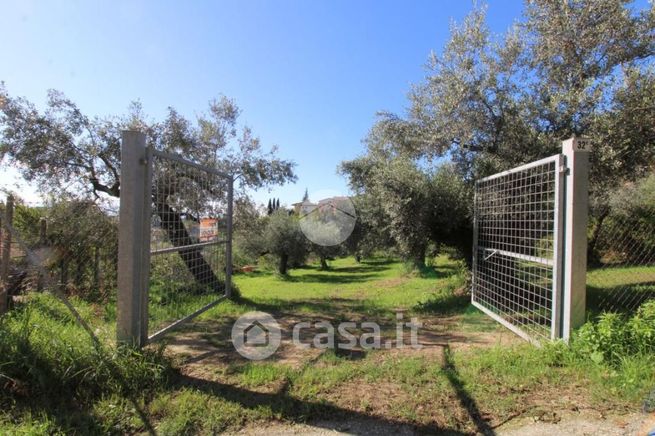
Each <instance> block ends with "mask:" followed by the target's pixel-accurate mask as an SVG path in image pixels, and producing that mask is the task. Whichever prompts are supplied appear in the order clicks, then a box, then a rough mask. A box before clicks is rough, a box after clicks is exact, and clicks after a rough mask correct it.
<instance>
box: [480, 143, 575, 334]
mask: <svg viewBox="0 0 655 436" xmlns="http://www.w3.org/2000/svg"><path fill="white" fill-rule="evenodd" d="M551 163H552V164H553V168H552V169H550V170H549V171H552V172H553V173H554V178H553V179H554V198H553V200H552V202H553V242H552V245H553V247H552V250H549V254H552V256H551V257H550V258H544V257H539V256H532V255H528V254H523V253H518V252H514V251H508V250H500V249H494V248H491V247H484V246H480V245H479V236H480V235H479V231H480V228H479V225H480V214H479V210H478V204H479V203H478V200H479V198H478V196H479V192H478V189H479V187H480V185H482V184H484V183H487V182H490V181H493V180H495V179H499V178H503V177H508V176H511V175H514V174H518V173H522V172H527V171H529V170H531V169H534V168H538V167H541V166H547V165H550V164H551ZM565 169H566V168H565V165H564V156H562V155H560V154H558V155H555V156H551V157H547V158H545V159H540V160H538V161H535V162H531V163H528V164H525V165H521V166H519V167H516V168H513V169H511V170H507V171H503V172H500V173H497V174H494V175H492V176H489V177H485V178H483V179H480V180H478V181H477V182H476V189H475V200H474V204H475V210H474V221H473V278H472V282H473V283H472V292H471V303H472V304H473V305H474V306H475V307H477V308H478V309H480V310H481V311H482V312H484V313H485V314H487V315H489V316H490V317H491V318H493V319H494V320H496V321H498V322H499V323H500V324H502V325H503V326H505V327H507V328H508V329H510V330H511V331H513V332H514V333H516V334H517V335H519V336H520V337H522V338H524V339H525V340H527V341H529V342H532V343H539V338H536V337H535V336H534V335H532V334H530V332H528V331H526V330H525V329H523V328H521V327H520V326H521V324H516V323H512V321H511V320H512V317H511V315H512V313H511V312H509V311H504V310H503V309H502V308H500V307H497V309H498V313H497V312H494V311H493V310H491V309H490V308H489V307H487V306H485V305H484V304H483V303H482V301H476V296H477V291H478V287H479V283H478V280H479V277H478V276H479V268H480V264H481V262H486V261H487V260H488V259H490V258H491V257H493V256H495V255H501V256H504V257H506V258H509V259H514V260H523V261H529V262H533V263H537V264H540V265H543V266H546V267H550V268H551V271H552V273H551V277H552V279H551V280H552V283H551V290H550V295H551V307H550V339H556V338H558V337H560V335H561V322H560V314H561V302H562V273H561V270H562V268H561V267H562V260H563V250H562V249H563V231H562V230H563V220H564V173H565ZM510 206H511V205H510ZM500 230H501V232H502V231H503V230H504V231H505V232H509V233H511V232H517V229H514V228H512V227H511V226H508V227H504V228H502V229H500ZM501 235H502V234H501ZM504 236H506V237H507V236H510V237H511V235H509V234H507V235H504ZM481 252H484V253H490V254H488V255H485V257H484V258H483V259H479V256H480V253H481ZM487 292H492V293H493V291H489V290H487ZM525 292H526V293H529V291H527V290H525ZM503 314H505V315H506V316H505V317H503V316H502V315H503ZM508 315H510V316H508Z"/></svg>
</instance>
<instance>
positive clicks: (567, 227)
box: [471, 136, 591, 345]
mask: <svg viewBox="0 0 655 436" xmlns="http://www.w3.org/2000/svg"><path fill="white" fill-rule="evenodd" d="M590 152H591V143H590V142H589V141H588V140H587V139H585V138H578V137H575V136H574V137H572V138H569V139H567V140H565V141H562V154H560V155H555V156H551V157H548V158H545V159H541V160H538V161H536V162H532V163H529V164H526V165H522V166H519V167H516V168H514V169H511V170H509V171H504V172H502V173H498V174H495V175H493V176H490V177H486V178H484V179H481V180H479V181H478V182H477V183H476V197H475V214H474V223H473V279H472V282H473V285H472V291H471V302H472V304H473V305H474V306H475V307H477V308H479V309H480V310H481V311H483V312H484V313H486V314H487V315H489V316H490V317H492V318H493V319H495V320H496V321H498V322H499V323H501V324H502V325H504V326H505V327H507V328H508V329H510V330H511V331H513V332H515V333H516V334H518V335H519V336H521V337H522V338H524V339H526V340H528V341H529V342H532V343H534V344H537V345H538V344H539V342H540V341H539V339H538V338H535V337H533V336H531V335H530V334H529V333H528V332H526V331H524V330H523V329H521V328H520V327H519V326H518V325H516V324H513V323H512V322H510V320H508V319H505V318H503V317H502V316H500V315H499V314H497V313H495V312H494V311H493V310H491V309H490V308H488V307H485V306H484V305H482V304H480V303H479V302H477V301H476V298H475V297H476V289H477V284H478V283H477V281H478V277H477V276H478V270H479V266H480V265H479V259H478V256H479V246H478V245H479V244H478V241H479V230H480V229H479V215H478V210H477V204H478V197H477V196H478V192H477V188H478V186H479V185H480V183H484V182H485V181H488V180H493V179H494V178H498V177H503V176H507V175H508V174H513V173H516V172H520V171H527V170H530V169H531V168H535V167H538V166H540V165H545V164H548V163H549V162H555V168H554V170H553V171H555V184H556V186H555V188H554V191H555V197H556V198H555V199H554V201H555V204H556V207H555V211H554V212H555V213H554V216H553V220H554V222H553V235H554V236H553V250H552V253H553V257H552V289H551V295H552V300H551V320H550V321H551V322H550V324H551V326H550V327H551V328H550V339H559V338H561V339H563V340H564V341H565V342H566V341H568V340H569V339H570V337H571V333H572V331H573V330H574V329H576V328H578V327H580V326H581V325H582V324H584V322H585V320H586V315H585V312H586V285H587V284H586V280H587V223H588V213H589V155H590ZM495 254H498V252H497V251H496V252H492V256H493V255H495ZM501 255H506V256H507V255H509V257H510V258H516V259H523V260H528V261H535V260H543V259H535V258H532V257H528V258H527V259H526V257H525V256H522V255H520V253H511V252H507V251H505V252H504V253H503V254H501ZM487 259H488V258H487ZM547 263H548V264H550V263H551V262H547Z"/></svg>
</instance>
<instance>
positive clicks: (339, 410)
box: [172, 344, 495, 435]
mask: <svg viewBox="0 0 655 436" xmlns="http://www.w3.org/2000/svg"><path fill="white" fill-rule="evenodd" d="M440 346H441V347H443V349H444V356H445V357H444V364H443V366H442V371H443V372H444V375H445V376H446V379H447V380H448V381H449V383H450V385H451V387H452V389H453V391H454V392H455V394H456V396H457V399H458V402H459V403H460V405H461V407H462V408H463V409H464V410H465V411H466V412H467V414H468V416H469V419H470V422H471V423H472V424H473V425H474V426H475V428H476V430H477V432H478V433H480V434H484V435H494V434H495V432H494V430H493V428H492V427H491V425H490V424H489V422H488V421H487V420H486V419H485V418H484V417H483V414H482V412H481V411H480V409H479V407H478V404H477V402H476V401H475V399H474V398H473V396H472V395H471V394H470V392H469V391H468V390H467V389H466V385H465V383H464V381H463V380H462V378H461V376H460V374H459V371H458V370H457V368H456V366H455V363H454V360H453V356H452V352H451V351H450V347H449V345H448V344H445V345H440ZM331 352H333V353H335V356H337V357H340V358H344V359H346V360H357V359H360V358H363V357H364V356H365V353H361V355H360V354H356V355H352V354H349V355H344V354H343V353H339V352H337V351H336V350H335V351H331ZM319 357H320V356H319ZM319 357H315V358H314V359H313V361H312V362H310V363H309V365H313V362H315V361H316V360H317V359H318V358H319ZM185 387H191V388H193V389H195V390H197V391H199V392H203V393H205V394H209V395H212V396H214V397H217V398H220V399H223V400H227V401H230V402H232V403H237V404H239V405H240V406H241V407H244V408H247V409H251V410H256V409H260V408H262V407H267V408H270V409H271V412H272V414H273V416H279V417H281V418H282V419H284V420H288V421H291V422H309V423H310V424H311V425H313V426H316V427H321V428H326V429H330V430H335V429H336V430H340V428H338V426H339V425H341V424H346V425H347V424H348V421H351V423H352V422H353V421H356V422H359V423H363V424H364V426H363V429H362V427H360V426H354V427H355V428H349V429H348V432H349V434H370V432H375V433H377V434H393V433H403V430H407V429H408V427H409V428H410V429H411V430H412V431H413V432H416V433H418V434H452V435H459V434H470V432H462V431H460V430H457V429H453V428H448V427H442V426H437V425H425V424H417V423H412V422H407V421H399V420H395V419H391V418H386V417H383V416H379V415H374V414H372V413H364V412H360V411H356V410H351V409H348V408H344V407H341V406H338V405H335V404H331V403H329V402H327V401H325V400H322V399H318V400H315V401H312V400H306V399H300V398H297V397H295V396H292V395H290V394H289V391H290V388H291V383H290V380H289V379H288V380H287V381H286V382H285V383H283V384H282V386H281V387H280V388H279V389H277V391H276V392H272V393H268V392H267V393H263V392H257V391H252V390H248V389H245V388H243V387H238V386H234V385H230V384H225V383H221V382H218V381H213V380H205V379H201V378H197V377H193V376H190V375H182V374H180V375H179V377H178V379H177V381H176V383H174V385H173V386H172V388H174V389H182V388H185ZM455 425H457V424H455Z"/></svg>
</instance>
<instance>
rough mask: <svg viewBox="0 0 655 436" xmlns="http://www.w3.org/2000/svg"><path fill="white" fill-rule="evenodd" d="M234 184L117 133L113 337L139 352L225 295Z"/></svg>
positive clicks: (139, 136) (140, 138) (135, 135)
mask: <svg viewBox="0 0 655 436" xmlns="http://www.w3.org/2000/svg"><path fill="white" fill-rule="evenodd" d="M233 189H234V178H233V177H232V175H231V174H227V173H224V172H221V171H219V170H217V169H216V168H213V167H210V166H205V165H201V164H199V163H196V162H191V161H189V160H186V159H184V158H182V157H180V156H178V155H175V154H171V153H166V152H163V151H159V150H155V149H153V148H152V147H147V146H146V137H145V135H144V134H143V133H140V132H131V131H125V132H123V140H122V145H121V196H120V216H119V222H120V225H119V241H118V242H119V244H118V252H119V256H118V316H117V318H118V319H117V336H118V340H119V341H120V342H123V343H128V344H133V345H136V346H143V345H145V344H147V343H149V342H152V341H155V340H157V339H159V338H161V337H163V336H164V335H165V334H166V333H167V332H169V331H170V330H171V329H173V328H175V327H178V326H180V325H181V324H183V323H185V322H187V321H189V320H191V319H193V318H195V317H197V316H198V315H200V314H202V313H203V312H205V311H207V310H209V309H210V308H212V307H214V306H215V305H216V304H218V303H219V302H220V301H222V300H223V299H225V298H228V297H230V296H231V285H232V283H231V280H232V200H233Z"/></svg>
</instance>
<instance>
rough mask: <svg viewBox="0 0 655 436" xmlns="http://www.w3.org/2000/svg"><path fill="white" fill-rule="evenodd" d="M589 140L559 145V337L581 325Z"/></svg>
mask: <svg viewBox="0 0 655 436" xmlns="http://www.w3.org/2000/svg"><path fill="white" fill-rule="evenodd" d="M590 151H591V145H590V143H589V141H587V140H586V139H582V138H576V137H573V138H570V139H567V140H565V141H563V142H562V153H563V154H564V157H565V159H566V167H567V171H566V176H565V186H566V189H565V194H564V197H565V200H564V253H563V265H562V266H563V268H562V275H563V282H562V283H563V286H562V290H563V298H562V330H561V334H562V338H563V339H564V340H565V341H568V340H569V338H570V337H571V332H572V330H573V329H575V328H578V327H580V326H581V325H582V324H584V322H585V310H586V296H587V219H588V215H589V152H590Z"/></svg>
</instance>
